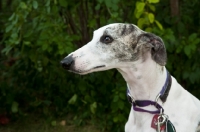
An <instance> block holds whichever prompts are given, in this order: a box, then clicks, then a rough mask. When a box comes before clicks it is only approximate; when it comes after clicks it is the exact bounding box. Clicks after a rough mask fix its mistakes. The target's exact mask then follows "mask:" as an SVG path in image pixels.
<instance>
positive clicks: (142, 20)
mask: <svg viewBox="0 0 200 132" xmlns="http://www.w3.org/2000/svg"><path fill="white" fill-rule="evenodd" d="M145 24H146V20H145V19H144V18H140V19H139V20H138V22H137V25H138V27H139V28H141V29H142V28H143V25H145Z"/></svg>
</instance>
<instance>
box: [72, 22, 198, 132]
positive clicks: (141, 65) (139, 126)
mask: <svg viewBox="0 0 200 132" xmlns="http://www.w3.org/2000/svg"><path fill="white" fill-rule="evenodd" d="M113 26H115V27H116V26H118V24H111V25H107V26H104V27H102V28H100V29H98V30H96V31H95V32H94V36H93V39H92V41H91V42H89V43H88V44H87V45H85V46H83V47H82V48H80V49H78V50H76V51H74V52H73V53H71V54H70V55H73V57H74V58H75V60H74V62H75V63H74V67H73V72H76V71H79V74H87V73H91V72H96V71H103V70H108V69H111V68H116V69H117V70H118V71H119V72H120V73H121V74H122V76H123V78H124V79H125V81H126V82H127V84H128V85H129V87H130V93H131V95H132V96H133V97H134V99H135V100H152V101H154V100H155V98H156V95H157V94H158V93H159V92H160V90H161V88H162V86H163V85H164V83H165V80H166V68H165V67H164V66H160V65H159V64H157V63H156V62H155V61H154V60H152V57H151V53H150V52H149V53H146V54H145V60H143V59H140V58H139V59H138V60H136V61H133V62H121V61H119V60H118V59H117V58H116V59H115V58H114V57H115V56H114V54H113V51H111V50H109V48H110V47H111V45H114V44H115V43H113V44H107V45H105V44H102V43H99V39H100V37H101V36H102V35H103V32H104V31H105V30H106V29H107V28H108V27H113ZM135 27H136V26H135ZM136 28H137V27H136ZM143 32H144V31H142V30H140V29H138V28H137V30H136V31H135V34H136V37H137V36H138V35H139V34H141V33H143ZM110 33H112V32H110ZM116 37H117V36H116ZM117 39H121V40H122V41H123V42H125V44H127V45H128V43H126V42H128V41H130V40H129V39H128V38H127V37H126V38H123V37H122V38H117ZM102 45H103V46H102ZM105 48H106V49H105ZM119 49H120V48H119ZM123 52H127V51H126V49H124V51H123ZM135 52H136V51H135ZM128 55H129V54H128V53H127V56H128ZM111 58H112V59H111ZM169 61H170V60H169ZM100 65H105V67H102V68H96V69H93V68H94V67H96V66H100ZM124 87H125V88H126V86H124ZM159 104H160V105H161V106H162V107H163V108H164V110H165V112H164V113H165V114H167V115H168V116H169V119H170V121H171V122H172V123H173V124H174V126H175V128H176V131H177V132H195V131H196V130H197V127H198V123H199V122H200V101H199V100H198V99H197V98H195V97H194V96H193V95H191V94H190V93H189V92H187V91H186V90H185V89H184V88H182V86H181V85H179V84H178V83H177V81H176V79H175V78H174V77H172V86H171V89H170V92H169V95H168V97H167V101H166V102H165V103H162V102H161V101H160V100H159ZM127 107H128V106H127ZM146 109H148V110H154V109H155V108H154V107H153V106H150V107H146ZM116 116H117V115H116ZM152 118H153V115H152V114H149V113H144V112H136V111H134V110H133V108H131V110H130V115H129V118H128V121H127V123H126V125H125V132H155V131H156V130H155V129H152V128H151V121H152Z"/></svg>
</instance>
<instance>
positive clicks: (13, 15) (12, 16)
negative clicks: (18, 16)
mask: <svg viewBox="0 0 200 132" xmlns="http://www.w3.org/2000/svg"><path fill="white" fill-rule="evenodd" d="M14 17H15V13H13V14H12V15H11V16H10V18H9V19H8V20H9V21H11V20H12V19H13V18H14Z"/></svg>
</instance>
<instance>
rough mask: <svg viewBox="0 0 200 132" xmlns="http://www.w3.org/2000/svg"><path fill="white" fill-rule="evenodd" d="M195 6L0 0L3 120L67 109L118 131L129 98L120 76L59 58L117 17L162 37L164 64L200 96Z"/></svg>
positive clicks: (81, 120)
mask: <svg viewBox="0 0 200 132" xmlns="http://www.w3.org/2000/svg"><path fill="white" fill-rule="evenodd" d="M199 7H200V1H199V0H193V2H190V1H187V0H162V1H159V0H132V1H123V0H79V1H78V0H43V1H40V0H1V1H0V51H1V52H0V122H1V124H6V123H5V122H6V121H7V120H8V119H9V120H10V121H11V122H14V121H16V120H17V119H18V118H21V117H23V116H26V115H29V114H31V113H37V115H40V116H41V117H42V118H45V119H46V120H48V121H50V122H51V121H52V122H51V124H55V122H54V119H56V118H59V117H62V116H65V115H71V117H70V118H71V119H70V120H72V121H73V123H74V124H76V125H78V126H79V125H85V124H87V120H92V122H93V123H94V124H96V125H97V127H98V128H99V129H100V130H101V131H116V132H118V131H123V130H124V124H125V122H126V121H127V118H128V113H129V111H130V104H128V102H127V100H126V94H125V93H126V84H125V81H124V80H123V78H122V76H121V75H120V74H119V73H118V72H117V71H116V70H110V71H105V72H100V73H92V74H89V75H86V76H79V75H75V74H72V73H69V72H66V71H65V70H63V69H62V68H61V66H60V64H59V62H60V60H62V59H63V58H64V57H65V56H66V55H67V54H68V53H70V52H72V51H73V50H75V49H77V48H79V47H81V46H83V45H84V44H86V43H87V42H89V41H90V40H91V38H92V32H93V31H94V30H95V29H97V28H99V27H101V26H104V25H106V24H109V23H115V22H122V23H133V24H136V25H137V26H139V27H140V28H141V29H143V30H145V31H148V32H153V33H155V34H157V35H158V36H161V37H162V38H163V40H164V42H165V45H166V48H167V52H168V63H167V68H168V70H169V71H170V73H171V74H172V75H173V76H175V77H176V78H177V80H178V82H179V83H180V84H181V85H182V86H183V87H185V88H186V90H188V91H190V92H191V93H192V94H194V95H195V96H196V97H197V98H200V88H199V86H200V61H199V58H200V35H199V33H200V29H199V27H200V12H199ZM3 117H4V118H3ZM5 117H6V119H7V120H5ZM3 119H4V120H3ZM2 122H3V123H2ZM7 122H8V121H7Z"/></svg>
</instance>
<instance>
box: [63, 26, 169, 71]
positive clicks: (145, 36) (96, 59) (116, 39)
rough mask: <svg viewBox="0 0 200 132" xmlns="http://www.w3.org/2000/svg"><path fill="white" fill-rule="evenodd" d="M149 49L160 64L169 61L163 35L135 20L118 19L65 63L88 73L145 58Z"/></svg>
mask: <svg viewBox="0 0 200 132" xmlns="http://www.w3.org/2000/svg"><path fill="white" fill-rule="evenodd" d="M147 53H150V54H151V58H152V60H153V61H155V62H156V63H158V64H159V65H161V66H164V65H165V64H166V58H167V55H166V50H165V46H164V43H163V41H162V39H161V38H160V37H158V36H156V35H154V34H152V33H147V32H144V31H142V30H141V29H139V28H138V27H137V26H135V25H133V24H122V23H117V24H110V25H107V26H104V27H101V28H99V29H98V30H96V31H94V34H93V38H92V40H91V41H90V42H89V43H88V44H86V45H85V46H83V47H82V48H80V49H78V50H76V51H74V52H72V53H70V54H69V55H68V56H67V57H65V58H64V59H63V60H62V61H61V64H62V66H63V68H65V69H67V70H69V71H72V72H75V73H78V74H87V73H91V72H95V71H103V70H108V69H111V68H120V67H124V66H125V65H126V64H127V63H134V62H136V61H138V60H143V61H145V59H146V58H145V56H146V54H147Z"/></svg>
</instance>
